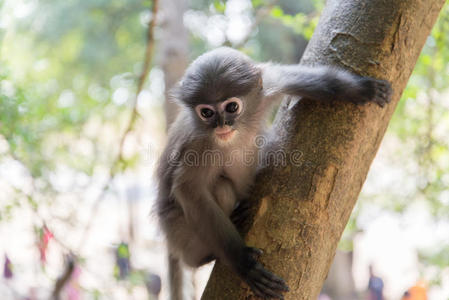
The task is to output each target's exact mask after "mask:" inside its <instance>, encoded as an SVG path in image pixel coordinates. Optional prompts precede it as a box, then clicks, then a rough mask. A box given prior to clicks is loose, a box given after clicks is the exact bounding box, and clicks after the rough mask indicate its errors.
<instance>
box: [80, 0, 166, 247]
mask: <svg viewBox="0 0 449 300" xmlns="http://www.w3.org/2000/svg"><path fill="white" fill-rule="evenodd" d="M157 12H158V0H153V7H152V16H151V20H150V22H149V24H148V30H147V41H146V49H145V54H144V63H143V68H142V72H141V73H140V75H139V77H138V79H137V90H136V94H135V97H134V100H133V103H132V111H131V116H130V118H129V121H128V123H127V126H126V128H125V131H124V132H123V134H122V136H121V138H120V142H119V150H118V154H117V157H116V158H115V159H114V161H113V162H112V164H111V167H110V169H109V173H108V179H107V181H106V183H105V185H104V186H103V188H102V189H101V192H100V195H99V196H98V198H97V200H96V201H95V204H94V207H93V208H92V211H91V215H90V217H89V219H88V223H87V225H86V227H85V228H84V231H83V234H82V235H81V240H80V243H79V246H78V253H81V250H82V249H83V246H84V245H85V244H86V241H87V238H88V236H89V231H90V228H91V226H92V222H93V220H94V219H95V216H96V214H97V212H98V208H99V206H100V203H101V202H102V200H103V199H104V197H105V196H106V192H107V191H108V189H109V186H110V185H111V183H112V180H113V179H114V177H115V175H116V168H117V167H118V166H119V165H120V164H121V163H122V162H123V161H124V158H123V147H124V144H125V140H126V138H127V136H128V134H129V133H130V132H131V131H132V130H133V128H134V124H135V122H136V120H137V117H138V116H139V113H138V111H137V100H138V97H139V94H140V92H141V91H142V89H143V85H144V83H145V81H146V79H147V77H148V72H149V70H150V65H151V61H152V58H153V48H154V27H155V26H156V16H157Z"/></svg>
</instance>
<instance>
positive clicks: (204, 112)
mask: <svg viewBox="0 0 449 300" xmlns="http://www.w3.org/2000/svg"><path fill="white" fill-rule="evenodd" d="M200 113H201V116H202V117H204V118H206V119H209V118H211V117H212V116H213V115H214V114H215V112H214V111H213V110H212V109H210V108H202V109H201V110H200Z"/></svg>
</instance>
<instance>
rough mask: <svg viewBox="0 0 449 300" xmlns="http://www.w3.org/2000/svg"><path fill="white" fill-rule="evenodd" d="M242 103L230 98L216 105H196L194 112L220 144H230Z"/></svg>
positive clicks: (234, 133)
mask: <svg viewBox="0 0 449 300" xmlns="http://www.w3.org/2000/svg"><path fill="white" fill-rule="evenodd" d="M243 108H244V107H243V102H242V100H240V99H239V98H236V97H232V98H229V99H226V100H225V101H222V102H218V103H216V104H198V105H197V106H196V107H195V112H196V114H197V115H198V117H199V118H200V120H201V121H202V122H203V123H204V124H205V125H206V126H207V127H208V128H210V129H211V130H213V135H214V137H215V138H216V140H217V141H218V142H220V143H222V142H225V143H227V142H230V141H231V140H232V139H233V137H234V136H235V135H236V133H237V129H236V126H235V125H236V121H237V119H238V118H239V116H240V115H241V114H242V112H243Z"/></svg>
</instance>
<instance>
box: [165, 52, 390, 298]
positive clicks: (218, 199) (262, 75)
mask: <svg viewBox="0 0 449 300" xmlns="http://www.w3.org/2000/svg"><path fill="white" fill-rule="evenodd" d="M283 94H291V95H297V96H302V97H309V98H314V99H317V100H320V101H328V100H338V101H351V102H354V103H365V102H369V101H373V102H375V103H377V104H379V105H380V106H383V105H384V104H385V103H387V102H388V101H389V95H390V86H389V84H388V83H387V82H386V81H382V80H376V79H371V78H366V77H359V76H357V75H354V74H351V73H348V72H346V71H343V70H340V69H337V68H332V67H326V66H320V67H307V66H301V65H291V66H282V65H274V64H255V63H253V62H252V61H251V60H250V59H249V58H248V57H247V56H245V55H244V54H242V53H240V52H238V51H236V50H233V49H230V48H219V49H216V50H213V51H211V52H208V53H206V54H204V55H202V56H200V57H199V58H197V59H196V60H195V61H194V62H193V63H192V64H191V65H190V67H189V68H188V69H187V71H186V74H185V76H184V77H183V79H182V81H181V83H180V84H179V86H178V88H177V89H176V91H175V93H174V95H175V97H176V101H178V102H179V103H180V104H181V105H182V106H183V109H182V111H181V112H180V113H179V115H178V116H177V119H176V121H175V122H174V124H173V125H172V127H171V128H170V130H169V133H168V143H167V146H166V148H165V151H164V153H163V155H162V157H161V159H160V163H159V168H158V179H159V194H158V201H157V213H158V216H159V219H160V224H161V227H162V230H163V231H164V233H165V235H166V238H167V244H168V250H169V253H170V256H171V257H172V258H171V259H170V261H171V262H173V264H177V260H176V259H180V260H182V261H183V262H184V263H185V264H187V265H189V266H191V267H199V266H200V265H202V264H204V263H207V262H209V261H211V260H213V259H219V260H220V261H221V263H223V264H225V265H227V266H229V267H230V268H231V269H233V270H234V271H235V272H237V274H238V275H240V276H241V278H242V279H243V280H244V281H245V282H246V283H247V284H248V285H249V286H250V287H251V289H252V290H253V291H254V293H255V294H256V295H258V296H261V297H265V298H280V299H282V292H284V291H286V290H288V288H287V286H286V285H285V283H284V281H283V280H282V279H280V278H279V277H277V276H276V275H274V274H272V273H270V272H269V271H267V270H265V269H264V268H263V266H262V265H261V264H260V263H259V262H258V261H257V256H258V254H259V251H258V250H257V249H255V248H250V247H247V246H246V245H245V243H244V241H243V239H242V238H241V237H240V235H239V233H238V231H237V229H236V227H235V226H234V224H233V223H232V222H231V219H230V215H231V213H232V210H233V208H234V207H235V206H236V204H237V203H238V201H242V200H244V199H245V198H246V196H247V193H248V191H249V188H250V186H251V184H252V183H253V179H254V176H255V172H256V169H257V165H256V162H257V159H255V157H256V156H257V155H258V154H257V151H258V148H257V147H256V146H255V143H254V139H255V138H256V136H257V135H259V134H261V133H262V131H263V125H264V124H265V115H266V112H267V111H269V109H270V107H271V104H272V103H273V100H275V99H278V98H280V96H282V95H283ZM231 97H238V98H239V99H241V101H242V102H243V104H244V108H243V111H242V112H241V114H240V115H238V116H235V118H234V119H233V123H232V129H234V130H235V132H236V136H235V137H234V138H233V139H232V140H231V141H230V142H229V143H224V144H221V143H218V142H217V140H216V137H215V136H214V129H215V128H216V127H217V126H219V125H222V124H218V123H217V122H216V121H209V120H207V121H204V120H202V119H200V118H199V116H198V115H197V113H196V112H195V107H196V106H197V105H199V104H207V105H212V106H214V107H216V106H218V105H219V104H220V103H221V102H222V101H225V100H226V99H229V98H231ZM216 116H217V117H219V113H217V114H216ZM214 117H215V116H214ZM211 120H212V118H211ZM217 124H218V125H217ZM239 151H240V152H239ZM242 151H245V153H246V155H248V153H250V151H252V152H251V153H252V155H254V156H255V157H254V159H253V163H247V162H246V163H245V162H244V161H243V158H242V155H241V153H242ZM192 153H193V154H195V153H196V155H197V158H198V159H197V161H195V159H194V160H193V161H191V159H190V158H191V157H190V156H189V155H190V154H192ZM206 153H207V154H209V153H212V154H217V153H218V156H220V157H221V159H222V160H221V161H220V159H216V160H213V159H204V160H203V156H204V155H205V154H206ZM239 154H240V155H239ZM231 157H232V159H230V158H231ZM246 159H248V157H246ZM229 161H231V163H225V162H229ZM175 267H176V266H174V265H171V273H173V274H177V276H178V274H180V273H177V272H175V271H174V270H173V268H175ZM172 282H173V283H175V284H176V282H178V283H179V284H180V282H181V280H180V279H179V278H173V279H172ZM180 289H181V287H180V286H174V284H172V287H171V290H172V295H173V296H172V299H178V298H177V296H176V293H179V290H180Z"/></svg>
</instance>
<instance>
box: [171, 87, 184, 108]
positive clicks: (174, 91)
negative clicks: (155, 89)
mask: <svg viewBox="0 0 449 300" xmlns="http://www.w3.org/2000/svg"><path fill="white" fill-rule="evenodd" d="M181 87H182V81H179V82H178V83H176V84H175V85H174V86H173V87H172V88H171V89H170V91H169V92H168V95H167V97H168V98H167V101H169V102H172V103H175V104H176V105H179V106H185V103H183V102H182V100H181V99H182V98H181V97H182V95H181V90H182V89H181Z"/></svg>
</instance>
